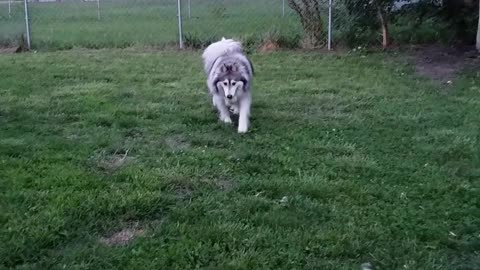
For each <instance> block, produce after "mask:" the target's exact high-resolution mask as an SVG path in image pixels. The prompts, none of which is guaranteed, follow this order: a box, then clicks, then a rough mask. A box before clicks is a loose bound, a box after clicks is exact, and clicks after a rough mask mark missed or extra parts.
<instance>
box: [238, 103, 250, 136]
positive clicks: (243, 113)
mask: <svg viewBox="0 0 480 270" xmlns="http://www.w3.org/2000/svg"><path fill="white" fill-rule="evenodd" d="M251 104H252V98H251V96H250V95H248V96H246V97H244V98H242V99H241V100H240V103H239V108H238V109H239V114H240V116H239V117H238V133H245V132H247V130H248V125H249V123H248V121H249V120H248V118H249V116H250V106H251Z"/></svg>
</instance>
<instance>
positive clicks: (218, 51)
mask: <svg viewBox="0 0 480 270" xmlns="http://www.w3.org/2000/svg"><path fill="white" fill-rule="evenodd" d="M242 52H243V49H242V44H241V43H240V42H239V41H236V40H233V39H226V38H225V37H222V40H220V41H217V42H215V43H212V44H210V45H209V46H208V47H207V48H206V49H205V51H204V52H203V54H202V58H203V63H204V66H205V73H207V74H208V73H209V71H210V69H211V68H212V66H213V64H214V62H215V60H217V59H218V58H219V57H221V56H224V55H227V54H232V53H242Z"/></svg>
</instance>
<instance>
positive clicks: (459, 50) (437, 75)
mask: <svg viewBox="0 0 480 270" xmlns="http://www.w3.org/2000/svg"><path fill="white" fill-rule="evenodd" d="M414 58H415V67H416V71H417V73H418V74H420V75H422V76H425V77H428V78H431V79H433V80H436V81H440V82H442V83H447V84H450V83H452V82H453V81H454V79H455V78H456V76H458V74H459V73H460V72H462V71H465V70H469V69H470V70H471V69H475V68H480V53H478V52H477V51H476V50H475V48H474V47H473V46H462V47H445V46H440V45H433V46H426V47H420V48H417V49H416V50H415V52H414Z"/></svg>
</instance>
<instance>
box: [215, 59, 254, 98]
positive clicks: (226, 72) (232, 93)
mask: <svg viewBox="0 0 480 270" xmlns="http://www.w3.org/2000/svg"><path fill="white" fill-rule="evenodd" d="M220 72H221V73H220V74H219V76H218V77H217V78H216V80H215V82H214V85H215V87H216V88H217V92H219V93H220V92H222V91H223V94H224V95H225V98H227V99H229V100H231V101H233V102H235V101H236V99H237V97H238V96H239V95H240V94H241V92H242V91H244V90H245V86H246V84H247V79H246V78H245V76H243V75H242V73H241V72H240V71H239V69H238V67H237V66H236V65H235V64H232V65H227V64H225V65H223V66H222V67H221V68H220Z"/></svg>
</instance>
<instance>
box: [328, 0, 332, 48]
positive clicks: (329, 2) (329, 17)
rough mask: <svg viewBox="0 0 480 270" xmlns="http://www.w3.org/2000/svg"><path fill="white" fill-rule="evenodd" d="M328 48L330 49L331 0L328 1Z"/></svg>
mask: <svg viewBox="0 0 480 270" xmlns="http://www.w3.org/2000/svg"><path fill="white" fill-rule="evenodd" d="M328 50H329V51H330V50H332V0H329V1H328Z"/></svg>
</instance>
